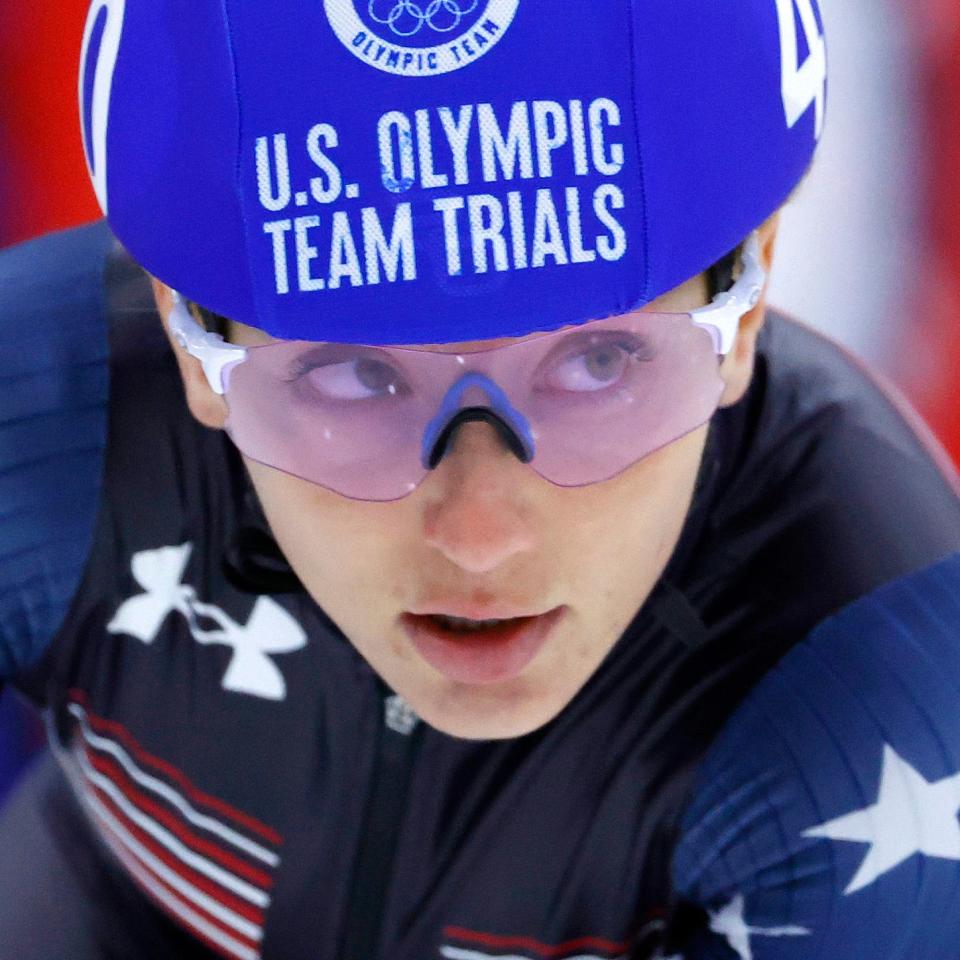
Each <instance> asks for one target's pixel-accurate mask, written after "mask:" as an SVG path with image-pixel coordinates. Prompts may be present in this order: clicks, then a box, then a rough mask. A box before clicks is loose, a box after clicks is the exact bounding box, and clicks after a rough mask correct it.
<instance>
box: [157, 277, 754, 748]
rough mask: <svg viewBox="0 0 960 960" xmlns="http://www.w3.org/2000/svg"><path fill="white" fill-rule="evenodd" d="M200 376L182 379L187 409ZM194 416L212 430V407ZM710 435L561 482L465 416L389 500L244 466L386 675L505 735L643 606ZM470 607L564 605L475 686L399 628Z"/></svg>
mask: <svg viewBox="0 0 960 960" xmlns="http://www.w3.org/2000/svg"><path fill="white" fill-rule="evenodd" d="M158 299H162V298H161V297H160V296H158ZM706 299H707V293H706V284H705V281H704V279H703V278H702V277H697V278H694V279H692V280H691V281H689V282H688V283H686V284H684V285H682V286H681V287H678V288H677V289H676V290H674V291H671V293H669V294H667V295H666V296H664V297H662V298H661V299H660V300H658V301H657V304H656V306H657V307H658V308H659V309H662V310H668V311H685V310H689V309H692V308H695V307H697V306H702V305H703V304H704V303H705V302H706ZM759 309H761V310H762V307H761V308H759ZM161 312H162V313H163V312H164V311H163V307H162V303H161ZM231 339H232V340H233V341H234V342H237V343H242V344H250V345H254V344H261V343H266V342H270V339H271V338H270V337H268V336H267V335H265V334H263V333H262V332H261V331H258V330H255V329H253V328H250V327H245V326H242V325H234V326H233V328H232V331H231ZM507 342H510V341H508V340H503V341H491V342H488V343H484V344H483V345H484V346H492V345H498V344H501V343H507ZM462 346H463V349H465V350H466V349H474V348H476V347H478V346H480V344H477V343H472V344H464V345H462ZM444 349H449V347H445V348H444ZM178 359H180V362H181V369H182V370H184V377H185V381H187V380H188V376H189V377H190V378H192V379H193V380H194V381H196V377H195V374H196V371H195V370H193V371H192V372H190V373H189V374H188V371H187V367H185V366H184V364H185V363H187V362H189V361H190V359H191V358H189V357H188V358H186V361H185V360H184V359H183V358H182V357H179V358H178ZM727 361H728V362H735V361H731V357H728V358H727ZM751 362H752V356H751ZM726 366H727V362H725V364H724V366H723V367H722V368H721V372H724V368H725V367H726ZM725 378H726V374H725ZM728 382H729V381H728ZM198 383H199V382H198V381H197V382H194V383H193V385H192V386H191V384H190V383H188V399H190V400H191V408H192V409H194V412H195V413H197V410H198V406H197V400H196V397H195V396H191V390H193V391H194V393H196V391H197V390H203V386H202V384H200V385H198ZM737 392H739V391H737ZM730 399H732V398H731V397H727V395H726V394H725V401H726V402H729V400H730ZM207 401H210V398H209V397H205V398H204V400H203V402H204V403H206V402H207ZM211 402H212V401H211ZM201 406H202V404H201ZM201 418H202V419H203V418H204V417H203V416H202V417H201ZM204 422H206V423H207V424H208V425H211V423H210V419H209V416H206V418H205V419H204ZM213 425H216V424H213ZM220 425H222V423H221V424H220ZM706 432H707V428H706V427H702V428H700V429H698V430H696V431H695V432H693V433H691V434H688V435H687V436H685V437H683V438H682V439H680V440H677V441H676V442H674V443H672V444H670V445H669V446H667V447H665V448H663V449H661V450H659V451H658V452H656V453H654V454H652V455H650V456H648V457H647V458H646V459H644V460H642V461H640V462H639V463H637V464H635V465H634V466H632V467H630V468H629V469H627V470H626V471H624V472H623V473H621V474H620V475H618V476H616V477H614V478H613V479H611V480H607V481H605V482H602V483H597V484H594V485H591V486H586V487H572V488H571V487H558V486H555V485H553V484H551V483H550V482H549V481H547V480H545V479H543V478H542V477H541V476H540V475H539V474H537V473H536V472H535V471H534V470H533V469H532V468H531V467H530V466H529V465H525V464H523V463H521V462H520V461H519V460H518V459H517V457H516V456H515V455H514V454H513V453H512V452H511V451H510V450H509V449H508V448H507V447H506V446H505V445H504V443H503V441H502V440H501V439H500V437H499V436H498V434H497V433H496V431H495V429H494V428H493V427H492V426H491V425H490V424H488V423H486V422H472V423H466V424H464V425H463V426H461V427H460V429H459V430H458V431H457V432H456V433H455V435H454V439H453V441H452V442H451V444H450V445H449V446H448V448H447V453H446V456H445V457H444V458H443V460H442V461H441V462H440V464H439V465H438V466H437V468H436V469H435V470H433V471H432V472H430V473H429V474H428V476H427V477H426V478H425V479H424V480H423V482H422V483H421V484H420V486H419V487H417V488H416V490H414V491H413V493H411V494H410V495H409V496H407V497H406V498H404V499H402V500H397V501H393V502H389V503H374V502H367V501H358V500H351V499H348V498H346V497H343V496H341V495H339V494H336V493H332V492H330V491H328V490H326V489H324V488H321V487H319V486H316V485H314V484H311V483H309V482H307V481H305V480H301V479H298V478H296V477H293V476H291V475H289V474H285V473H282V472H280V471H278V470H275V469H273V468H271V467H267V466H264V465H262V464H260V463H257V462H253V461H250V460H246V459H245V463H246V466H247V469H248V471H249V474H250V477H251V479H252V481H253V484H254V487H255V488H256V491H257V494H258V495H259V498H260V500H261V502H262V505H263V508H264V511H265V514H266V517H267V520H268V521H269V524H270V527H271V529H272V531H273V534H274V536H275V537H276V540H277V543H278V544H279V546H280V548H281V549H282V551H283V552H284V554H285V555H286V557H287V559H288V561H289V563H290V565H291V566H292V568H293V570H294V571H295V572H296V574H297V575H298V576H299V578H300V580H301V581H302V583H303V584H304V586H305V588H306V589H307V591H309V593H310V595H311V596H312V597H313V599H314V600H315V601H316V602H317V603H318V604H319V605H320V606H321V607H322V608H323V610H324V611H325V612H326V613H327V614H328V615H329V616H330V617H331V618H332V619H333V621H334V622H335V623H336V624H337V625H338V626H339V627H340V629H341V630H342V631H343V633H344V634H345V635H346V636H347V637H348V638H349V640H350V642H351V643H353V644H354V646H355V647H356V649H357V650H358V651H359V653H360V654H361V655H362V656H363V657H364V658H365V659H366V660H367V662H368V663H369V664H370V666H371V667H372V668H373V669H374V670H375V671H376V672H377V673H378V674H379V675H380V676H381V677H382V678H383V680H384V681H385V682H386V683H387V684H388V685H389V686H390V687H391V688H392V689H393V690H394V691H396V692H397V693H399V694H400V695H401V696H402V697H403V698H404V699H405V700H406V701H407V702H408V703H409V704H410V706H411V707H412V708H413V709H414V710H415V711H416V713H417V714H418V715H419V716H420V717H421V718H422V719H423V720H425V721H426V722H427V723H428V724H430V725H431V726H433V727H434V728H436V729H437V730H440V731H443V732H445V733H447V734H450V735H452V736H455V737H462V738H468V739H503V738H510V737H517V736H521V735H523V734H526V733H529V732H531V731H533V730H535V729H537V728H538V727H541V726H542V725H544V724H545V723H547V722H549V721H550V720H551V719H553V718H554V717H555V716H556V715H557V714H558V713H560V711H562V710H563V709H564V707H565V706H566V705H567V704H568V703H569V702H570V701H571V700H572V698H573V697H574V696H575V695H576V694H577V692H578V691H579V690H580V689H581V688H582V687H583V686H584V684H585V683H586V682H587V680H589V678H590V677H591V676H592V675H593V673H594V672H595V671H596V670H597V668H598V667H599V666H600V664H601V663H602V662H603V660H604V658H605V657H606V656H607V654H608V653H609V652H610V650H611V648H612V647H613V646H614V644H615V643H616V641H617V640H618V639H619V637H620V636H621V634H622V633H623V631H624V630H625V628H626V627H627V626H628V625H629V623H630V622H631V620H632V619H633V618H634V617H635V615H636V614H637V612H638V610H639V609H640V607H641V606H642V605H643V603H644V602H645V601H646V599H647V597H648V595H649V594H650V592H651V590H652V588H653V586H654V585H655V583H656V582H657V580H658V578H659V577H660V575H661V573H662V572H663V570H664V568H665V566H666V564H667V562H668V560H669V558H670V556H671V554H672V552H673V550H674V548H675V546H676V544H677V541H678V539H679V537H680V532H681V529H682V527H683V524H684V520H685V518H686V515H687V513H688V510H689V507H690V503H691V499H692V496H693V491H694V486H695V482H696V478H697V474H698V470H699V466H700V462H701V458H702V455H703V450H704V445H705V440H706ZM464 606H468V607H470V608H471V609H485V608H494V607H499V608H507V609H509V610H511V611H523V612H528V613H530V614H540V613H544V612H546V611H551V610H555V609H557V608H562V616H561V617H560V618H559V619H558V620H557V622H556V623H555V624H554V625H553V627H552V629H551V631H550V633H549V634H548V636H547V638H546V641H545V642H544V643H543V645H542V646H541V647H540V648H539V650H538V652H537V653H536V654H535V656H534V657H533V659H532V660H530V661H529V662H528V663H527V664H526V665H525V666H524V667H523V668H522V669H521V670H520V671H519V672H517V673H515V675H509V671H508V672H507V675H505V676H503V677H501V678H497V677H496V676H485V677H484V678H483V680H482V681H479V682H478V681H477V680H471V679H469V678H468V677H465V676H463V675H459V676H452V675H450V673H449V672H444V671H443V670H441V669H438V668H437V667H435V666H434V665H433V664H432V663H431V662H430V661H429V660H428V659H427V658H425V657H424V656H423V655H422V654H421V652H420V650H419V649H418V647H417V645H416V644H415V643H414V642H413V640H412V638H411V636H410V635H409V633H408V631H407V629H406V627H405V625H404V624H405V615H406V614H409V613H411V612H414V613H426V612H440V611H444V610H447V611H449V610H455V609H458V608H461V609H462V608H463V607H464ZM473 616H474V617H475V618H479V617H480V616H482V614H481V613H479V612H478V613H475V614H473ZM490 616H493V617H495V616H497V614H496V613H491V614H490ZM454 673H455V671H454Z"/></svg>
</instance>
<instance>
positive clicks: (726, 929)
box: [710, 894, 810, 960]
mask: <svg viewBox="0 0 960 960" xmlns="http://www.w3.org/2000/svg"><path fill="white" fill-rule="evenodd" d="M743 911H744V899H743V894H737V896H735V897H734V898H733V899H732V900H731V901H730V902H729V903H728V904H727V905H726V906H725V907H723V908H722V909H721V910H719V911H717V912H716V913H711V914H710V929H711V930H712V931H713V932H714V933H719V934H720V935H721V936H724V937H726V938H727V942H728V943H729V944H730V946H731V947H732V948H733V949H734V950H736V951H737V953H738V954H739V956H740V960H753V951H752V950H751V949H750V935H751V934H755V935H757V936H763V937H804V936H808V935H809V934H810V931H809V930H807V928H806V927H751V926H750V925H749V924H748V923H747V921H746V920H745V919H744V916H743Z"/></svg>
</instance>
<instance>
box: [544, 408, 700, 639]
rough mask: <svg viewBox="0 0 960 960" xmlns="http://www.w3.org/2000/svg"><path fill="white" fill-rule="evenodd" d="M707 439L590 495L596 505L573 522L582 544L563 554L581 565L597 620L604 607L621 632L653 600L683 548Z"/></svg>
mask: <svg viewBox="0 0 960 960" xmlns="http://www.w3.org/2000/svg"><path fill="white" fill-rule="evenodd" d="M706 435H707V428H706V427H703V428H701V429H699V430H697V431H695V432H693V433H691V434H688V435H687V436H686V437H683V438H682V439H680V440H678V441H676V442H675V443H673V444H671V445H670V446H668V447H665V448H664V449H663V450H660V451H658V452H656V453H654V454H652V455H651V456H649V457H647V458H646V459H645V460H643V461H641V462H640V463H638V464H635V465H634V466H633V467H631V468H630V469H628V470H626V471H625V472H624V473H622V474H621V475H620V476H619V477H615V478H614V479H613V480H611V481H608V482H607V483H605V484H599V485H598V486H597V487H595V488H589V487H585V488H583V491H582V492H583V493H587V492H588V491H590V493H589V498H588V499H585V500H584V502H583V504H582V505H581V507H580V508H578V510H577V511H576V513H575V514H574V515H572V516H568V518H567V526H568V530H569V531H572V532H574V537H575V539H574V540H568V541H567V542H566V543H563V542H561V544H560V549H562V550H564V551H565V553H567V555H568V556H576V557H580V558H582V561H581V562H580V563H579V566H580V568H581V570H582V573H581V575H580V576H579V577H578V592H582V594H583V600H584V602H585V603H586V604H587V605H590V606H593V607H594V608H595V609H596V610H597V611H598V612H599V610H600V609H601V608H603V607H605V612H606V614H607V615H609V616H611V617H613V618H614V619H615V621H616V623H617V625H618V626H619V625H620V624H621V621H624V622H623V626H625V625H626V623H627V622H629V620H630V619H631V618H632V617H633V615H634V614H635V613H636V611H637V610H638V609H639V607H640V606H641V605H642V604H643V602H644V600H646V597H647V595H648V594H649V592H650V590H651V589H652V588H653V585H654V584H655V583H656V581H657V579H658V578H659V576H660V574H661V573H662V572H663V570H664V568H665V567H666V565H667V562H668V561H669V559H670V556H671V554H672V553H673V551H674V549H675V547H676V545H677V541H678V540H679V538H680V533H681V530H682V529H683V523H684V520H685V519H686V516H687V513H688V512H689V509H690V503H691V500H692V498H693V491H694V488H695V486H696V480H697V474H698V471H699V469H700V462H701V459H702V457H703V450H704V446H705V443H706Z"/></svg>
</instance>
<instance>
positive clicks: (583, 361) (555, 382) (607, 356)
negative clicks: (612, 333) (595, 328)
mask: <svg viewBox="0 0 960 960" xmlns="http://www.w3.org/2000/svg"><path fill="white" fill-rule="evenodd" d="M638 359H643V357H642V355H641V353H640V350H639V348H638V345H637V344H636V343H633V342H631V341H626V342H622V341H613V340H610V341H605V342H601V343H597V344H595V345H592V346H590V348H589V349H587V350H582V351H581V352H579V353H575V354H569V355H567V356H565V357H561V358H560V359H559V360H558V361H557V363H556V364H555V365H554V366H553V367H552V368H551V369H550V371H549V372H548V374H547V378H546V382H547V385H548V386H549V387H551V388H552V389H555V390H564V391H568V392H572V393H596V392H599V391H600V390H606V389H608V388H610V387H612V386H614V385H616V384H617V383H619V382H620V381H621V380H622V379H623V378H624V375H625V374H626V373H627V372H628V368H629V367H630V365H631V364H632V363H634V362H635V361H636V360H638Z"/></svg>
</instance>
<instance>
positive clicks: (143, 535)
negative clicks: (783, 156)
mask: <svg viewBox="0 0 960 960" xmlns="http://www.w3.org/2000/svg"><path fill="white" fill-rule="evenodd" d="M0 516H2V518H3V519H2V524H3V526H2V528H0V678H4V679H6V681H7V682H9V683H12V684H14V685H16V686H17V687H18V688H19V689H20V690H21V691H22V692H23V693H25V694H26V695H27V696H29V697H30V698H31V699H32V700H34V701H35V702H36V703H37V704H38V705H39V706H41V707H42V708H43V710H44V711H45V714H46V717H47V722H48V726H49V731H50V736H51V741H52V753H51V757H50V759H49V760H47V761H46V762H44V763H42V764H41V765H40V766H39V767H37V768H36V769H35V770H34V771H33V772H32V774H31V776H30V777H29V778H28V780H27V781H26V782H25V783H24V784H23V786H22V788H21V789H20V791H19V792H18V793H17V795H16V796H15V798H14V800H13V801H12V804H11V805H10V806H8V807H7V808H6V809H5V810H4V811H3V812H2V813H0V851H2V856H0V960H54V958H56V960H87V958H90V960H94V958H97V960H99V958H106V957H110V958H114V957H117V958H127V957H129V958H137V960H150V958H170V957H176V958H194V957H196V958H200V957H227V958H231V960H233V958H236V960H255V958H258V957H263V958H265V960H374V958H381V960H432V958H447V960H487V958H510V960H574V958H577V960H595V958H598V960H611V958H614V957H631V958H650V957H654V956H660V957H683V958H686V960H706V958H711V960H712V958H716V960H749V958H755V960H794V958H796V960H814V958H821V957H822V958H830V960H868V958H869V960H957V958H960V899H958V897H960V893H958V891H960V821H958V819H957V811H958V810H960V608H958V599H957V598H958V595H960V560H956V559H952V556H953V555H954V554H955V553H956V552H957V551H960V505H958V501H957V492H956V486H955V481H954V478H953V477H952V475H950V474H949V473H948V472H945V469H944V468H943V465H942V463H938V462H937V459H936V456H935V454H933V453H931V451H930V449H929V448H928V446H927V445H926V444H925V443H924V441H923V439H922V438H921V437H920V436H919V435H918V433H917V432H916V430H915V429H913V428H912V427H911V424H910V423H908V421H907V419H905V417H904V415H903V414H902V413H901V412H900V411H899V410H898V408H897V407H896V405H895V404H894V403H893V402H892V401H891V400H890V399H889V398H888V397H887V395H885V394H884V393H883V392H882V391H881V390H880V389H879V388H878V387H877V386H876V385H875V384H874V383H873V382H872V381H871V380H870V379H869V377H868V376H867V375H866V374H865V373H864V372H863V371H862V370H861V369H860V368H859V367H858V365H857V364H856V363H855V362H854V361H853V360H852V359H851V358H849V357H848V356H846V355H845V354H844V353H843V352H842V351H841V350H840V349H839V348H838V347H836V346H835V345H834V344H832V343H831V342H829V341H828V340H825V339H824V338H822V337H821V336H819V335H817V334H815V333H814V332H812V331H810V330H808V329H806V328H804V327H802V326H801V325H799V324H798V323H796V322H794V321H792V320H790V319H788V318H786V317H784V316H782V315H779V314H777V313H775V312H771V314H770V316H769V318H768V321H767V324H766V327H765V329H764V331H763V333H762V335H761V338H760V342H759V354H758V362H757V369H756V373H755V377H754V381H753V384H752V386H751V389H750V391H749V393H748V395H747V396H746V397H745V399H744V400H743V401H742V402H741V403H739V404H737V405H736V406H735V407H732V408H730V409H725V410H721V411H720V412H719V413H718V414H717V415H716V417H715V419H714V421H713V424H712V427H711V432H710V439H709V443H708V449H707V454H706V457H705V461H704V466H703V469H702V472H701V477H700V481H699V486H698V490H697V494H696V497H695V500H694V505H693V508H692V510H691V513H690V516H689V517H688V519H687V522H686V526H685V529H684V532H683V535H682V538H681V541H680V544H679V546H678V548H677V550H676V552H675V554H674V556H673V557H672V559H671V561H670V564H669V566H668V568H667V570H666V572H665V574H664V576H663V577H662V579H661V581H660V582H659V584H658V585H657V587H656V588H655V590H654V591H653V593H652V595H651V596H650V598H649V600H648V601H647V602H646V603H645V604H644V606H643V608H642V609H641V610H639V611H638V612H637V614H636V616H635V618H634V620H633V621H632V623H631V624H630V626H629V627H628V629H627V630H626V631H625V633H624V634H623V636H622V637H621V638H620V640H619V641H618V643H617V644H616V646H615V647H614V648H613V650H612V651H611V652H610V654H609V656H608V657H607V658H606V659H605V661H604V662H603V664H602V665H601V667H600V668H599V670H598V671H597V672H596V673H595V674H594V676H592V677H591V678H590V680H589V681H588V683H587V684H586V685H585V687H584V688H583V689H582V690H581V691H580V692H579V693H578V695H577V696H576V697H575V698H574V700H573V701H572V702H571V703H570V704H569V705H568V706H567V708H566V709H565V710H564V711H562V713H561V714H560V715H559V716H557V717H556V718H555V719H554V720H552V721H551V722H550V723H548V724H547V725H546V726H544V727H543V728H541V729H539V730H537V731H535V732H534V733H531V734H529V735H527V736H524V737H520V738H517V739H514V740H505V741H479V742H478V741H463V740H458V739H455V738H452V737H450V736H447V735H445V734H442V733H439V732H437V731H435V730H433V729H431V728H429V727H428V726H427V725H426V724H425V723H423V722H421V721H420V720H419V718H418V717H417V716H416V715H415V713H413V711H412V710H411V709H410V707H409V706H408V705H407V704H406V703H405V702H404V701H403V700H402V698H400V697H399V696H397V695H396V694H394V692H393V691H392V690H390V689H389V688H387V687H386V686H385V684H384V683H383V682H382V681H381V680H380V679H379V678H378V676H377V675H376V674H375V673H374V672H373V670H372V669H371V668H370V666H369V665H368V664H367V663H366V662H365V661H364V660H363V659H362V658H361V657H360V655H359V654H358V653H357V652H356V650H355V649H354V648H353V646H352V645H351V644H350V642H349V640H348V639H347V638H346V637H345V636H344V635H343V634H342V633H341V632H340V631H339V630H338V628H337V627H336V625H335V624H333V623H332V622H331V620H330V619H329V618H328V617H326V616H325V614H324V612H323V611H322V610H321V609H319V608H318V607H317V605H316V604H315V603H314V602H313V601H312V600H311V599H310V597H309V596H308V595H307V594H306V592H305V591H304V590H303V589H302V588H301V587H300V586H299V584H298V583H297V582H296V579H295V577H293V575H292V573H291V572H290V571H289V569H287V568H286V567H285V565H284V564H283V561H282V558H281V557H279V555H278V553H277V551H276V548H275V547H273V546H272V541H271V538H270V535H269V531H268V529H267V527H266V524H265V521H264V519H263V515H262V512H261V510H260V508H259V504H258V503H257V501H256V498H255V496H254V495H253V491H252V489H251V488H250V485H249V483H248V481H247V479H246V477H245V474H244V471H243V469H242V464H241V462H240V459H239V456H238V454H237V453H236V451H235V450H234V448H233V447H232V445H231V444H230V442H229V440H228V439H227V437H226V436H225V435H224V434H222V433H216V432H212V431H208V430H206V429H204V428H203V427H201V426H199V425H198V424H197V423H196V422H195V421H194V420H193V419H192V418H191V417H190V415H189V412H188V411H187V409H186V406H185V403H184V399H183V394H182V386H181V383H180V380H179V377H178V374H177V370H176V365H175V362H174V358H173V356H172V354H171V352H170V349H169V346H168V344H167V342H166V340H165V338H164V336H163V333H162V329H161V324H160V321H159V318H158V317H157V315H156V312H155V308H154V306H153V304H152V300H151V297H150V291H149V286H148V283H147V280H146V278H145V276H144V275H143V273H142V271H140V270H139V268H137V267H136V266H135V265H134V264H133V263H132V262H131V261H130V260H129V259H128V258H127V257H126V256H125V255H124V254H123V252H122V251H120V250H118V249H117V248H116V247H115V245H114V244H113V242H112V238H111V237H110V235H109V233H108V231H107V229H106V228H105V226H103V225H102V224H96V225H93V226H91V227H87V228H83V229H80V230H75V231H70V232H67V233H64V234H60V235H55V236H51V237H47V238H44V239H41V240H39V241H35V242H33V243H31V244H27V245H24V246H21V247H18V248H16V249H13V250H10V251H7V252H6V253H4V254H3V255H2V256H0ZM623 562H625V563H628V562H629V558H623Z"/></svg>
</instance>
